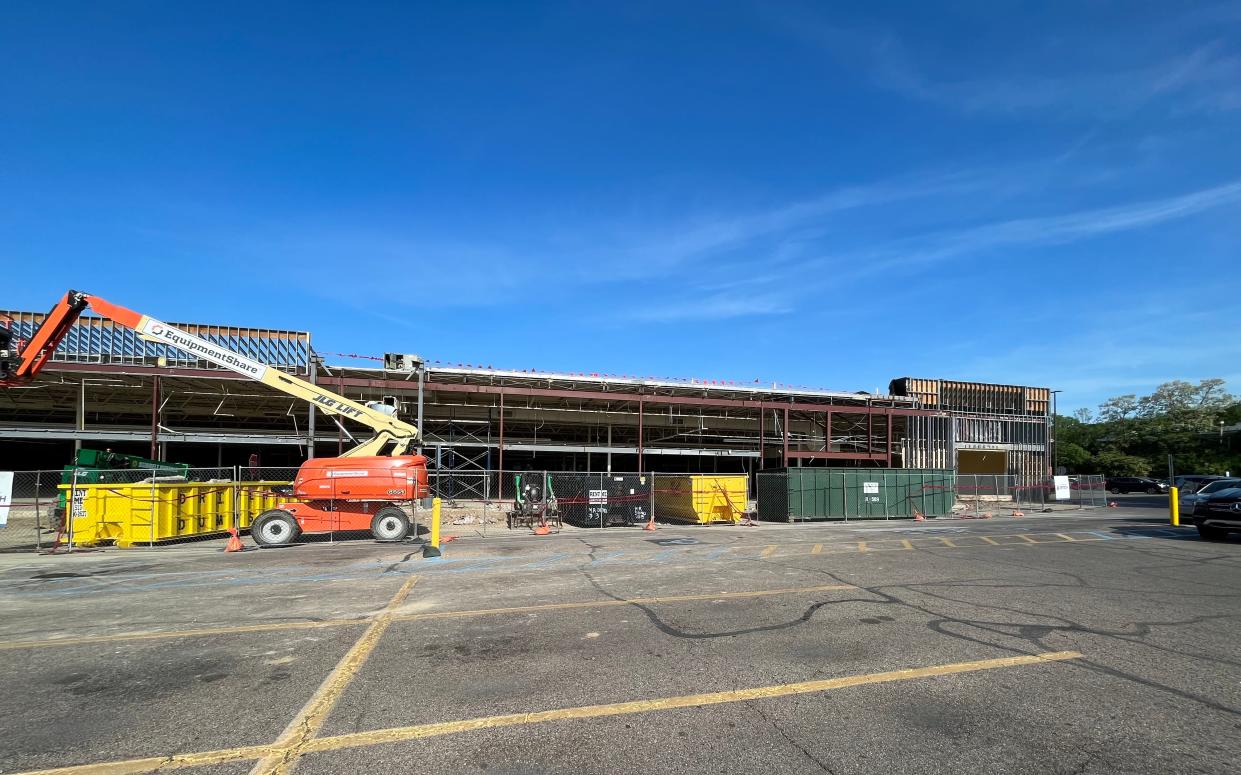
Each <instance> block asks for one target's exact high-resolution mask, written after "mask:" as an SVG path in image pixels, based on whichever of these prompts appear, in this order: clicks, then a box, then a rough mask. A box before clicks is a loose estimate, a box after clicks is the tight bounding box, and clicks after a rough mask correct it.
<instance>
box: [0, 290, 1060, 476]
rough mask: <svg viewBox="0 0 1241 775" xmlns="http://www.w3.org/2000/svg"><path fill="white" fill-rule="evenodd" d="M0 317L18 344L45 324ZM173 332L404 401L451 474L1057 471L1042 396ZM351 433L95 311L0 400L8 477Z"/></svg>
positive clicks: (271, 452)
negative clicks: (82, 459) (124, 457)
mask: <svg viewBox="0 0 1241 775" xmlns="http://www.w3.org/2000/svg"><path fill="white" fill-rule="evenodd" d="M0 315H3V316H5V317H7V318H9V319H10V322H9V323H8V325H9V327H10V328H11V330H12V332H13V334H14V336H15V337H16V338H19V339H20V338H22V337H29V336H30V335H31V333H32V332H33V330H34V328H35V327H37V325H38V323H39V322H40V320H41V319H42V317H43V316H42V315H41V314H39V313H30V312H7V313H0ZM0 319H3V317H0ZM175 325H176V326H178V327H180V328H183V329H185V330H186V331H188V332H190V333H193V334H196V335H198V336H200V337H203V338H205V339H208V340H210V341H212V342H215V343H217V344H219V345H221V346H223V347H226V348H228V349H230V350H233V351H235V352H238V353H241V354H243V355H246V356H248V357H250V358H253V359H255V360H258V361H262V362H264V363H267V364H271V365H273V366H276V367H277V368H280V369H283V370H286V371H288V372H291V373H295V374H297V375H300V376H302V377H304V378H307V379H309V380H310V381H312V382H316V383H317V384H320V385H322V386H324V387H325V388H328V389H331V390H334V391H336V392H338V393H340V394H343V395H345V396H348V397H350V398H354V399H357V400H360V401H380V402H384V403H388V404H391V405H393V406H395V407H396V408H397V409H398V411H399V412H400V414H401V415H402V416H404V417H406V418H408V419H411V420H414V421H416V422H417V424H418V426H419V427H420V428H422V429H423V438H422V448H423V452H424V454H426V455H427V457H428V458H429V459H430V461H431V465H432V467H433V468H434V469H438V470H439V471H444V472H448V471H457V472H468V471H475V470H477V471H482V470H519V469H525V468H539V469H546V470H569V471H571V470H578V471H616V472H621V471H626V472H632V471H637V472H645V471H661V472H683V471H687V472H747V473H751V472H754V471H756V470H759V469H763V468H776V467H785V466H837V467H839V466H857V467H883V468H938V469H954V468H955V469H958V470H959V471H960V472H961V473H999V474H1011V475H1017V476H1020V477H1022V478H1034V477H1042V476H1045V475H1047V474H1048V473H1049V467H1048V460H1049V458H1048V454H1047V450H1048V444H1049V439H1048V432H1047V430H1048V408H1049V407H1048V398H1049V391H1048V390H1047V389H1046V388H1032V387H1017V386H1010V385H991V384H979V383H970V382H958V381H950V380H938V379H912V378H901V379H897V380H894V381H893V382H892V383H891V386H890V388H889V394H888V395H874V394H870V393H865V392H845V391H831V390H812V389H804V388H793V387H790V386H786V385H781V384H779V383H766V384H758V383H745V384H743V383H739V382H731V381H715V380H711V381H707V380H697V379H667V378H655V377H648V376H635V375H613V374H599V373H577V374H566V373H546V372H538V371H532V370H530V371H527V370H503V369H493V368H490V367H480V366H474V365H467V364H456V365H452V364H445V363H441V362H438V361H434V362H424V361H422V360H420V359H417V358H415V357H411V356H398V357H394V358H390V359H388V361H387V362H381V360H380V359H376V360H375V361H374V366H373V367H358V366H353V365H338V364H333V363H330V362H328V361H327V360H326V359H324V358H323V357H321V356H320V355H318V354H317V353H316V352H315V351H314V349H313V348H312V346H311V335H310V334H309V333H307V332H298V331H279V330H268V329H255V328H239V327H232V326H218V325H205V324H193V323H176V324H175ZM354 360H355V362H356V359H354ZM349 430H350V429H349V428H348V427H347V425H346V426H345V427H340V426H338V425H337V424H336V423H334V422H333V421H331V420H330V419H329V418H327V417H325V416H323V415H322V414H317V413H316V412H315V411H314V409H313V408H312V407H311V406H310V405H308V404H306V403H304V402H301V401H296V400H293V399H290V398H289V397H288V396H285V395H283V394H281V393H278V392H276V391H273V390H270V389H268V388H266V387H265V386H264V385H261V384H258V383H255V382H253V381H250V380H247V379H245V378H244V377H241V376H240V375H237V374H235V373H233V372H230V371H227V370H223V369H220V368H217V367H215V366H212V365H211V364H209V363H207V362H205V361H201V360H199V359H198V358H196V357H195V356H193V355H191V354H188V353H186V352H183V351H181V350H177V349H175V348H173V347H171V346H169V345H165V344H156V343H151V342H148V341H145V340H143V339H141V338H139V337H138V336H137V334H136V333H134V332H133V331H132V330H130V329H127V328H125V327H123V326H118V325H115V324H114V323H112V322H111V321H108V320H106V319H103V318H98V317H83V318H81V319H80V320H79V321H78V322H77V323H76V324H75V326H74V328H73V329H72V330H71V331H70V333H69V335H68V336H67V337H66V338H65V340H64V341H63V342H62V344H61V346H60V348H59V349H58V350H57V351H56V354H55V356H54V358H53V360H52V362H51V363H50V364H48V366H47V368H46V369H45V371H44V372H43V373H42V374H41V375H40V376H39V377H38V378H37V380H36V381H34V382H33V383H31V384H29V385H24V386H21V387H14V388H8V389H5V390H0V439H3V440H4V444H3V445H0V449H2V450H3V452H0V469H3V470H11V469H33V468H59V467H60V466H61V465H63V464H64V463H65V462H67V461H68V460H69V458H70V457H71V456H72V453H73V450H74V449H75V447H90V448H104V447H106V448H112V449H114V450H116V451H120V452H130V453H135V454H142V455H149V456H150V457H154V458H159V459H163V460H169V461H176V462H186V463H191V464H193V465H204V466H216V465H236V464H244V463H248V462H249V463H252V462H253V461H254V460H255V457H254V456H257V458H258V459H260V460H261V461H262V463H263V464H264V465H291V464H296V463H298V462H300V461H302V460H304V459H305V458H307V457H308V456H311V455H316V456H324V455H334V454H336V452H337V451H338V450H340V449H343V448H347V447H349V446H351V445H352V444H351V441H350V438H349V436H348V435H347V434H348V432H349Z"/></svg>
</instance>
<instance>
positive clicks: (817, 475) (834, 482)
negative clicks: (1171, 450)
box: [756, 468, 1107, 522]
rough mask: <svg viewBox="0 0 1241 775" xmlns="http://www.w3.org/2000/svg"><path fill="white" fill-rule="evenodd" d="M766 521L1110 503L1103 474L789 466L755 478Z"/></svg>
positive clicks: (934, 514) (973, 512)
mask: <svg viewBox="0 0 1241 775" xmlns="http://www.w3.org/2000/svg"><path fill="white" fill-rule="evenodd" d="M756 480H757V486H756V490H757V495H758V517H759V519H761V520H764V521H772V522H797V521H802V520H813V519H843V520H852V519H890V518H901V517H911V516H916V515H919V514H921V515H922V516H925V517H946V516H952V515H954V514H955V515H962V516H980V517H981V516H986V515H988V514H991V515H995V514H1003V513H1005V512H1009V513H1011V512H1013V511H1021V512H1025V511H1048V510H1058V509H1064V510H1068V509H1081V508H1093V507H1099V506H1105V505H1107V498H1106V495H1107V493H1106V491H1105V490H1104V478H1103V477H1102V476H1070V477H1046V478H1041V479H1036V480H1033V481H1028V480H1023V479H1021V478H1020V477H1017V476H1004V475H995V476H993V475H974V474H961V475H957V474H954V473H953V472H952V471H946V470H945V471H939V470H907V469H829V468H789V469H778V470H773V471H760V472H759V473H758V475H757V476H756Z"/></svg>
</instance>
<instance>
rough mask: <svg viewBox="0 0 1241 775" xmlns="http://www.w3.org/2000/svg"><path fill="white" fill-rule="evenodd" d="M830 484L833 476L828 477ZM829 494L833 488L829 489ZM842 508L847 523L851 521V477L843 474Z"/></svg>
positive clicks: (841, 475)
mask: <svg viewBox="0 0 1241 775" xmlns="http://www.w3.org/2000/svg"><path fill="white" fill-rule="evenodd" d="M828 482H829V483H830V482H831V475H830V474H829V475H828ZM828 494H829V495H830V494H831V487H830V486H829V487H828ZM840 506H841V510H842V511H843V512H844V513H845V522H848V521H849V475H848V474H846V473H844V472H841V474H840Z"/></svg>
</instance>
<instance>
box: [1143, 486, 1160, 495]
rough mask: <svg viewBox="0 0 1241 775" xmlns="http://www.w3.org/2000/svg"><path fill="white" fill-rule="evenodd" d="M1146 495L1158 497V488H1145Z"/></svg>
mask: <svg viewBox="0 0 1241 775" xmlns="http://www.w3.org/2000/svg"><path fill="white" fill-rule="evenodd" d="M1146 494H1147V495H1158V494H1159V488H1158V487H1147V488H1146Z"/></svg>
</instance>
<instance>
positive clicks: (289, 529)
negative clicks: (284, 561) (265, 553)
mask: <svg viewBox="0 0 1241 775" xmlns="http://www.w3.org/2000/svg"><path fill="white" fill-rule="evenodd" d="M301 534H302V529H301V528H300V527H298V524H297V520H296V519H294V518H293V515H292V514H290V513H289V512H287V511H284V510H283V509H269V510H268V511H264V512H263V513H262V514H259V516H258V518H257V519H255V520H254V522H252V523H251V524H250V537H251V538H253V539H254V543H256V544H258V545H259V547H261V548H266V547H273V546H288V545H289V544H291V543H293V542H294V541H296V540H297V537H298V536H300V535H301Z"/></svg>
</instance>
